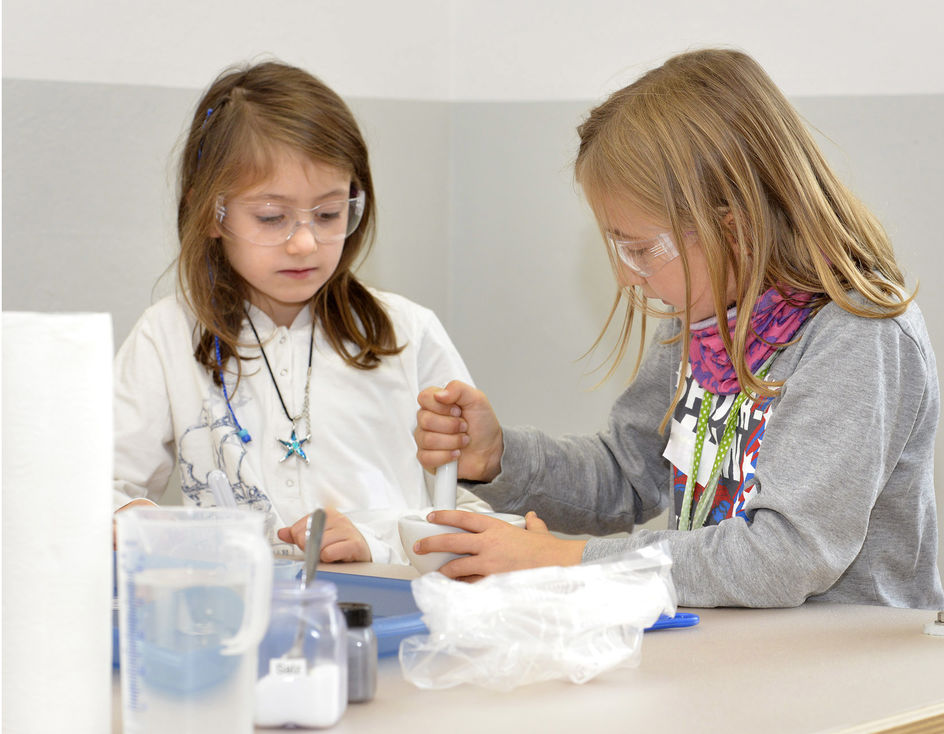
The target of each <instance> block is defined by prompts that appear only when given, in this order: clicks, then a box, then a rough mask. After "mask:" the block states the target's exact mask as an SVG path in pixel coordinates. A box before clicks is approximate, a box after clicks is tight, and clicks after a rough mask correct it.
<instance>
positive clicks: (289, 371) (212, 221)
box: [115, 62, 484, 563]
mask: <svg viewBox="0 0 944 734" xmlns="http://www.w3.org/2000/svg"><path fill="white" fill-rule="evenodd" d="M178 195H179V203H178V210H177V229H178V236H179V239H180V254H179V257H178V259H177V278H178V286H179V287H178V294H177V295H175V296H171V297H168V298H165V299H164V300H162V301H160V302H158V303H157V304H155V305H154V306H152V307H151V308H150V309H148V311H146V312H145V314H144V316H143V317H142V318H141V319H140V321H139V322H138V324H137V325H136V326H135V327H134V329H133V331H132V333H131V334H130V336H129V337H128V339H127V341H126V342H125V344H124V345H123V346H122V348H121V350H120V351H119V353H118V355H117V357H116V360H115V380H116V392H115V401H116V408H115V411H116V412H115V428H116V460H115V492H116V497H115V504H116V507H119V508H124V507H128V506H131V505H132V504H142V503H146V504H150V503H151V502H153V501H154V500H157V499H158V498H160V496H161V495H162V493H163V491H164V488H165V487H166V485H167V481H168V478H169V476H170V474H171V472H172V471H174V470H175V468H176V470H177V471H178V474H179V477H180V482H181V486H182V490H183V496H184V500H185V502H186V503H194V504H198V505H206V504H212V502H213V499H212V492H211V489H210V487H209V479H208V477H209V474H210V472H211V471H213V470H221V471H223V472H224V473H225V474H226V477H227V479H228V481H229V483H230V485H231V486H232V488H233V491H234V495H235V497H236V500H237V502H238V503H239V504H240V505H245V506H247V507H248V508H250V509H253V510H257V511H261V512H265V513H268V515H269V517H270V520H271V522H270V527H271V533H272V538H271V539H272V541H273V543H274V544H275V545H276V549H277V551H284V552H288V551H289V550H290V546H289V545H288V544H293V543H294V544H297V545H300V546H304V527H305V520H306V518H307V515H308V514H309V513H310V512H312V511H313V510H314V509H316V508H318V507H323V508H325V509H326V511H327V513H328V519H327V523H326V527H325V532H324V538H323V543H322V550H321V559H322V560H323V561H367V560H373V561H375V562H392V563H405V562H406V557H405V555H404V554H403V549H402V547H401V545H400V542H399V539H398V537H397V529H396V519H397V517H398V516H399V515H400V514H404V513H405V512H407V511H409V510H416V509H417V508H421V507H425V506H429V505H430V504H431V502H430V500H429V490H428V488H427V486H426V481H427V480H426V475H425V473H424V471H423V468H422V467H421V466H420V464H419V463H418V462H417V460H416V457H415V455H414V452H415V446H414V445H413V439H412V432H413V428H414V425H415V397H416V394H417V393H418V392H419V391H420V390H422V389H423V388H425V387H428V386H429V385H437V384H444V383H445V382H447V381H449V380H450V379H452V378H455V377H460V378H461V379H467V378H468V372H467V370H466V368H465V365H464V364H463V362H462V359H461V358H460V356H459V354H458V353H457V352H456V350H455V347H454V346H453V345H452V343H451V341H450V340H449V337H448V336H447V335H446V332H445V330H444V329H443V327H442V325H441V324H440V322H439V320H438V319H437V318H436V316H435V315H434V314H433V313H432V312H431V311H429V310H427V309H425V308H422V307H420V306H418V305H416V304H414V303H412V302H410V301H408V300H407V299H405V298H403V297H401V296H397V295H395V294H392V293H386V292H381V291H377V290H374V289H371V288H368V287H367V286H365V285H364V284H363V283H361V282H360V281H359V280H358V279H357V277H356V276H355V275H354V267H355V265H356V264H357V263H358V262H359V260H360V259H361V258H362V257H363V256H364V255H366V253H367V251H368V250H369V248H370V245H371V242H372V239H373V234H374V221H375V201H374V191H373V184H372V181H371V174H370V167H369V164H368V154H367V147H366V144H365V142H364V140H363V138H362V136H361V134H360V131H359V129H358V125H357V122H356V121H355V119H354V117H353V115H352V114H351V112H350V110H349V109H348V107H347V105H345V104H344V102H343V101H342V100H341V98H340V97H339V96H338V95H337V94H335V93H334V92H333V91H332V90H331V89H329V88H328V87H327V86H326V85H324V84H323V83H322V82H321V81H319V80H318V79H316V78H315V77H313V76H312V75H311V74H309V73H307V72H305V71H303V70H301V69H298V68H295V67H292V66H287V65H285V64H281V63H276V62H266V63H261V64H257V65H254V66H250V67H247V68H240V69H231V70H229V71H226V72H224V73H223V74H221V75H220V76H219V77H218V78H217V79H216V80H215V81H214V82H213V84H211V86H210V87H209V89H207V91H206V92H205V94H204V95H203V97H202V98H201V100H200V101H199V103H198V104H197V107H196V111H195V114H194V117H193V122H192V124H191V125H190V130H189V134H188V136H187V138H186V141H185V144H184V146H183V152H182V155H181V160H180V177H179V192H178ZM460 499H462V500H464V501H465V504H469V503H471V504H472V505H474V506H478V507H484V503H482V502H480V501H476V500H474V498H472V497H471V496H469V495H466V496H464V497H462V498H460ZM276 534H277V537H276Z"/></svg>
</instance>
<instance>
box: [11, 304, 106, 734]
mask: <svg viewBox="0 0 944 734" xmlns="http://www.w3.org/2000/svg"><path fill="white" fill-rule="evenodd" d="M2 338H3V488H2V492H3V731H4V732H5V733H6V732H9V733H10V734H24V733H26V734H29V733H31V732H37V733H39V732H42V733H43V734H47V733H48V732H66V731H67V732H70V734H80V733H81V734H84V733H85V732H88V734H102V732H106V733H107V732H110V731H111V711H112V705H111V690H112V672H111V591H112V581H111V568H112V555H111V547H112V540H111V514H112V509H111V483H112V456H113V451H114V449H113V438H112V356H113V350H112V329H111V317H110V316H109V315H108V314H36V313H4V314H3V334H2Z"/></svg>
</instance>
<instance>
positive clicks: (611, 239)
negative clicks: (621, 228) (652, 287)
mask: <svg viewBox="0 0 944 734" xmlns="http://www.w3.org/2000/svg"><path fill="white" fill-rule="evenodd" d="M605 235H606V241H607V243H608V244H609V245H610V247H612V248H613V250H614V252H615V253H616V255H617V256H618V257H619V259H620V260H621V261H622V262H623V263H625V264H626V266H627V267H628V268H629V269H630V270H632V271H633V272H634V273H636V274H637V275H639V276H641V277H643V278H648V277H649V276H650V275H654V274H655V273H657V272H659V270H661V269H662V268H663V267H665V265H667V264H668V263H670V262H672V261H673V260H674V259H675V258H677V257H678V256H679V251H678V247H677V246H676V245H675V240H673V239H672V235H671V234H670V233H669V232H662V233H661V234H657V235H656V236H655V237H649V238H647V239H644V240H628V239H625V238H621V237H619V236H617V235H615V234H613V233H612V232H606V233H605Z"/></svg>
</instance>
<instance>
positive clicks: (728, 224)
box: [721, 211, 737, 246]
mask: <svg viewBox="0 0 944 734" xmlns="http://www.w3.org/2000/svg"><path fill="white" fill-rule="evenodd" d="M721 224H722V225H723V226H724V230H725V233H726V234H727V236H728V243H729V244H731V245H734V246H736V245H737V224H736V223H735V221H734V213H733V212H730V211H729V212H728V213H727V214H725V215H724V216H723V217H722V218H721Z"/></svg>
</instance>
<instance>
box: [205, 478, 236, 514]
mask: <svg viewBox="0 0 944 734" xmlns="http://www.w3.org/2000/svg"><path fill="white" fill-rule="evenodd" d="M207 484H209V485H210V491H211V492H212V493H213V500H214V501H215V502H216V506H217V507H236V506H237V505H236V496H235V495H234V494H233V487H232V485H231V484H230V483H229V480H228V479H227V478H226V475H225V474H224V473H223V472H221V471H220V470H219V469H214V470H213V471H211V472H210V474H209V476H208V477H207Z"/></svg>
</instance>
